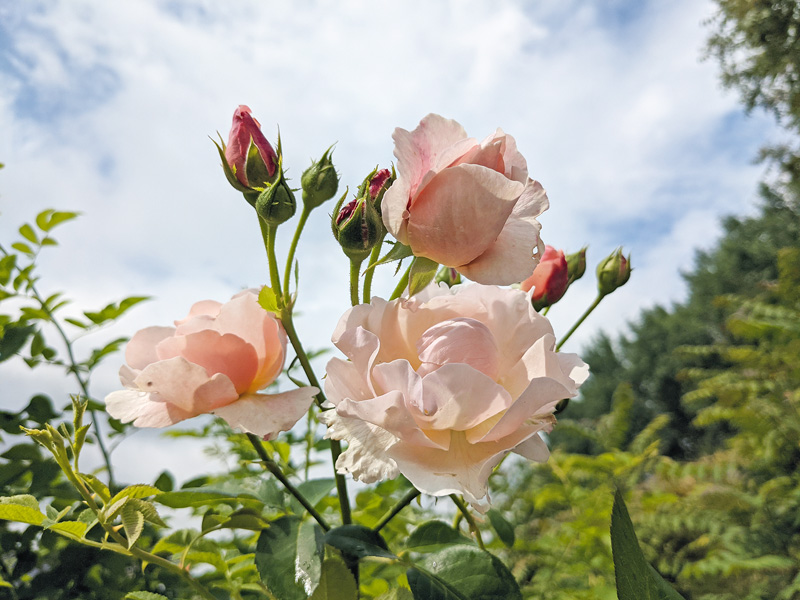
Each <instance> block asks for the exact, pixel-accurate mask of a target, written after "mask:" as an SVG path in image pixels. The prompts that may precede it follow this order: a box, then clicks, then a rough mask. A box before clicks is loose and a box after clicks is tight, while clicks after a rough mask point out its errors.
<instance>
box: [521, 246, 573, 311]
mask: <svg viewBox="0 0 800 600" xmlns="http://www.w3.org/2000/svg"><path fill="white" fill-rule="evenodd" d="M568 283H569V277H568V275H567V260H566V258H564V251H563V250H556V249H555V248H553V247H552V246H545V250H544V254H543V255H542V258H540V259H539V264H538V265H536V268H535V269H534V271H533V273H532V274H531V276H530V277H528V278H527V279H526V280H525V281H523V282H522V283H521V284H520V287H521V288H522V290H524V291H526V292H527V291H528V290H530V289H531V288H533V294H531V302H533V307H534V308H535V309H536V310H542V309H543V308H546V307H548V306H552V305H553V304H555V303H556V302H558V301H559V300H561V297H562V296H563V295H564V292H566V291H567V285H568Z"/></svg>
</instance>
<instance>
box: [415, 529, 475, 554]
mask: <svg viewBox="0 0 800 600" xmlns="http://www.w3.org/2000/svg"><path fill="white" fill-rule="evenodd" d="M470 543H472V540H470V539H469V538H468V537H466V536H464V535H462V534H461V533H460V532H458V531H456V530H455V529H453V528H452V527H451V526H450V525H448V524H447V523H445V522H444V521H426V522H425V523H423V524H422V525H420V526H419V527H417V528H416V529H415V530H414V531H412V532H411V535H410V536H408V541H407V542H406V548H407V549H408V550H413V551H414V552H436V551H438V550H442V549H443V548H446V547H447V546H452V545H453V544H470Z"/></svg>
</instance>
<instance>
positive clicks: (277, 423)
mask: <svg viewBox="0 0 800 600" xmlns="http://www.w3.org/2000/svg"><path fill="white" fill-rule="evenodd" d="M317 393H319V390H318V389H317V388H315V387H312V386H308V387H301V388H297V389H295V390H291V391H288V392H282V393H280V394H247V395H245V396H242V397H241V398H239V399H238V400H236V402H232V403H231V404H228V405H227V406H222V407H220V408H217V409H215V410H213V411H211V412H212V413H213V414H215V415H217V416H218V417H221V418H223V419H225V421H227V423H228V425H230V426H231V427H235V428H238V429H241V430H242V431H244V432H247V433H253V434H255V435H257V436H259V437H263V438H272V437H274V436H275V435H276V434H277V433H279V432H281V431H288V430H289V429H291V428H292V427H294V424H295V423H297V421H298V420H300V418H301V417H302V416H303V415H304V414H306V412H307V411H308V407H309V406H310V405H311V403H312V402H313V401H314V396H315V395H316V394H317Z"/></svg>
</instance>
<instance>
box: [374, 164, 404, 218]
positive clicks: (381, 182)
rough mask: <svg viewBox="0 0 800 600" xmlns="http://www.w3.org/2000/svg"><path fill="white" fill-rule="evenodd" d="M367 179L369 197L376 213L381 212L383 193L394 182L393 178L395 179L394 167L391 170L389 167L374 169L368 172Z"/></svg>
mask: <svg viewBox="0 0 800 600" xmlns="http://www.w3.org/2000/svg"><path fill="white" fill-rule="evenodd" d="M367 179H369V197H370V198H371V199H372V203H373V204H374V205H375V210H377V211H378V214H381V202H382V201H383V195H384V194H385V193H386V190H388V189H389V187H390V186H391V185H392V183H394V180H395V179H397V175H396V174H395V172H394V169H392V170H391V171H390V170H389V169H381V170H380V171H377V170H375V171H373V172H372V173H370V174H369V176H368V177H367Z"/></svg>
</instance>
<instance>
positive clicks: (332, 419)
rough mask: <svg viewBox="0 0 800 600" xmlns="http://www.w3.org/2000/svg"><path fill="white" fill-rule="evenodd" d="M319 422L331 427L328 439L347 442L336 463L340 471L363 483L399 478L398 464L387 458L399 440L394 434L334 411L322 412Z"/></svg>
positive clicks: (328, 431) (326, 434)
mask: <svg viewBox="0 0 800 600" xmlns="http://www.w3.org/2000/svg"><path fill="white" fill-rule="evenodd" d="M319 420H320V422H322V423H324V424H325V425H327V426H328V430H327V432H326V433H325V437H326V438H329V439H334V440H343V441H346V442H347V449H346V450H345V451H344V452H342V453H341V454H340V455H339V458H338V459H337V461H336V471H337V472H339V473H342V474H345V475H346V474H350V475H352V476H353V479H355V480H356V481H362V482H364V483H374V482H375V481H379V480H384V479H394V478H395V477H397V474H398V471H397V464H396V463H395V462H394V461H393V460H392V459H391V458H389V457H388V456H387V455H386V450H387V449H388V448H389V447H390V446H392V444H394V443H395V442H396V441H397V438H396V437H395V436H393V435H392V434H391V433H389V432H388V431H386V430H385V429H381V428H380V427H377V426H375V425H371V424H369V423H365V422H364V421H362V420H360V419H348V418H346V417H342V416H340V415H338V414H337V413H336V411H335V410H329V411H325V412H321V413H320V414H319Z"/></svg>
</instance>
